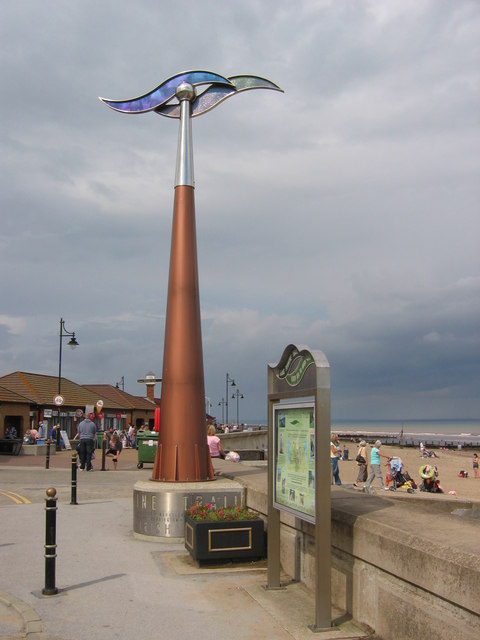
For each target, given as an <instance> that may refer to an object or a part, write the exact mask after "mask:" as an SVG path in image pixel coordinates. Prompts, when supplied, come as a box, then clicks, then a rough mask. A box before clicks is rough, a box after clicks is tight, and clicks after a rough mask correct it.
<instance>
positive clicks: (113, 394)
mask: <svg viewBox="0 0 480 640" xmlns="http://www.w3.org/2000/svg"><path fill="white" fill-rule="evenodd" d="M83 386H84V387H85V389H88V390H89V391H92V392H93V393H96V394H97V396H100V397H102V398H104V399H105V400H104V402H105V406H107V405H106V403H107V402H108V401H110V402H111V403H112V402H113V405H111V406H114V407H119V408H120V407H122V408H124V409H145V410H147V411H148V410H152V409H155V406H156V405H155V403H154V402H152V401H151V400H149V399H148V398H142V397H141V396H132V395H131V394H130V393H127V392H126V391H122V390H121V389H118V388H117V387H114V386H112V385H111V384H84V385H83Z"/></svg>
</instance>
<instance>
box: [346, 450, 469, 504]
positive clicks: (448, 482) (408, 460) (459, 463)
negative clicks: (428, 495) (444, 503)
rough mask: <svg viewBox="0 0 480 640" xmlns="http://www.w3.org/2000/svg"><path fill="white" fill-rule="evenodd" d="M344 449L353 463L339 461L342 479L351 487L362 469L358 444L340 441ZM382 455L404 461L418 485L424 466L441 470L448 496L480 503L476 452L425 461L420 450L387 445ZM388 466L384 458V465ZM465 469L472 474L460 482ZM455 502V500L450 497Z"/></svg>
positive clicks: (454, 452) (445, 452)
mask: <svg viewBox="0 0 480 640" xmlns="http://www.w3.org/2000/svg"><path fill="white" fill-rule="evenodd" d="M340 444H341V446H342V449H343V447H346V448H347V449H348V450H349V459H348V461H347V460H340V461H339V469H340V479H341V480H342V483H345V484H350V483H353V482H355V480H356V478H357V473H358V465H357V463H356V462H355V456H356V455H357V444H355V443H354V442H350V441H347V440H344V441H340ZM370 449H371V446H370V445H367V451H368V453H369V455H370ZM380 451H381V452H382V453H384V454H385V455H388V456H392V457H393V456H396V457H400V458H401V459H402V461H403V465H404V468H405V469H407V471H408V472H409V474H410V475H411V477H412V478H413V479H414V480H415V482H416V483H417V484H419V483H420V482H421V480H420V476H419V473H418V470H419V468H420V467H421V466H422V465H424V464H432V465H435V466H436V467H437V469H438V477H439V479H440V485H441V486H442V488H443V489H444V491H445V494H446V495H448V492H449V491H455V492H456V494H457V497H459V498H467V499H472V500H478V501H480V477H479V478H478V479H475V478H474V476H473V467H472V460H473V454H474V453H475V452H476V453H477V454H479V455H480V452H479V451H476V450H472V449H470V450H462V451H457V450H452V449H447V450H443V449H435V453H436V454H437V456H438V458H422V457H421V456H420V451H419V449H418V448H413V447H404V448H403V449H401V448H400V447H399V446H394V445H383V446H382V447H381V449H380ZM383 462H386V460H384V459H383V458H382V463H383ZM461 469H464V470H465V471H468V478H459V477H458V472H459V471H460V470H461ZM382 472H383V479H384V480H385V476H386V472H387V469H386V467H384V466H382ZM479 475H480V474H479ZM372 486H373V487H374V488H375V489H377V488H378V487H379V485H378V482H377V481H375V480H374V482H373V485H372ZM449 498H451V496H449Z"/></svg>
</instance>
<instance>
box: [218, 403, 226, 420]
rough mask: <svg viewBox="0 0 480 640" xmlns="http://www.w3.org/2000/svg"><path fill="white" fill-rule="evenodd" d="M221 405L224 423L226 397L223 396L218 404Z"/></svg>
mask: <svg viewBox="0 0 480 640" xmlns="http://www.w3.org/2000/svg"><path fill="white" fill-rule="evenodd" d="M220 405H221V406H222V424H225V422H224V418H225V413H224V407H225V399H224V398H222V399H221V400H220V402H219V403H218V406H220Z"/></svg>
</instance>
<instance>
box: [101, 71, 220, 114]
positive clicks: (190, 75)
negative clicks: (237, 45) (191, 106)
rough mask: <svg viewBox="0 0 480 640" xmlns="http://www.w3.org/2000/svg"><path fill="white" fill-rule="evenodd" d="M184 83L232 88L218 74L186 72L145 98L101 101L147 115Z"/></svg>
mask: <svg viewBox="0 0 480 640" xmlns="http://www.w3.org/2000/svg"><path fill="white" fill-rule="evenodd" d="M182 82H189V83H190V84H191V85H193V86H194V87H195V86H200V85H203V84H212V83H217V84H219V85H229V86H231V83H230V81H229V80H228V78H225V77H223V76H221V75H219V74H218V73H212V72H210V71H184V72H182V73H177V74H176V75H174V76H172V77H171V78H168V80H165V82H162V84H161V85H159V86H158V87H156V88H155V89H153V90H152V91H150V92H149V93H145V94H144V95H143V96H138V97H137V98H130V99H129V100H109V99H107V98H100V100H101V101H102V102H103V103H104V104H106V105H107V107H110V108H111V109H114V110H115V111H120V112H121V113H146V112H147V111H153V110H155V109H157V108H159V107H161V106H162V105H164V104H166V103H167V102H169V101H170V100H171V99H172V98H173V97H174V96H175V90H176V89H177V87H178V85H179V84H181V83H182Z"/></svg>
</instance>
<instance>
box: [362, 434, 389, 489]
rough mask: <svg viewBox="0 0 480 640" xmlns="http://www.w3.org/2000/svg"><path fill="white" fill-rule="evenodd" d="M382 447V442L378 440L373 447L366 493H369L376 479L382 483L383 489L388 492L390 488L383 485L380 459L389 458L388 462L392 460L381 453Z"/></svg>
mask: <svg viewBox="0 0 480 640" xmlns="http://www.w3.org/2000/svg"><path fill="white" fill-rule="evenodd" d="M381 446H382V443H381V441H380V440H376V441H375V444H374V445H373V447H372V450H371V451H370V473H369V475H368V478H367V483H366V485H365V486H364V487H363V490H364V491H369V489H370V486H371V484H372V482H373V479H374V478H377V480H378V481H379V483H380V486H381V488H382V489H385V490H387V491H388V487H386V486H385V485H384V484H383V476H382V468H381V466H380V458H387V460H390V457H389V456H386V455H385V454H384V453H380V447H381Z"/></svg>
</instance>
